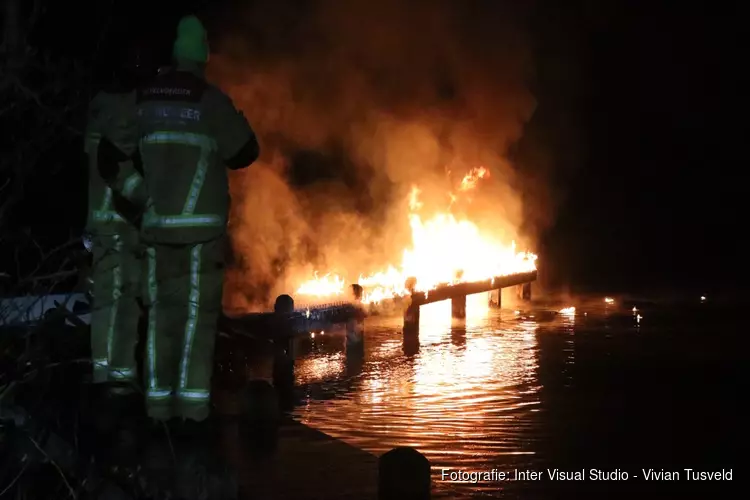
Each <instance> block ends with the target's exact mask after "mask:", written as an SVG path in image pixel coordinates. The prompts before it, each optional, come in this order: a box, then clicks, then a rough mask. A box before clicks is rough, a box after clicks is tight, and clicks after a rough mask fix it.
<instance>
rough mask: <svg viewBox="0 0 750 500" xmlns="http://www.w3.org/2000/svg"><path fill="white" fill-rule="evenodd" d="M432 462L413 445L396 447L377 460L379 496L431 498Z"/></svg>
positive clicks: (382, 498) (381, 499) (384, 498)
mask: <svg viewBox="0 0 750 500" xmlns="http://www.w3.org/2000/svg"><path fill="white" fill-rule="evenodd" d="M431 488H432V478H431V471H430V461H429V460H428V459H427V457H425V456H424V455H423V454H421V453H420V452H418V451H417V450H415V449H414V448H410V447H399V448H394V449H392V450H391V451H389V452H387V453H385V454H383V455H382V456H381V457H380V459H379V460H378V499H379V500H391V499H395V498H404V499H406V498H408V499H409V500H429V499H430V496H431Z"/></svg>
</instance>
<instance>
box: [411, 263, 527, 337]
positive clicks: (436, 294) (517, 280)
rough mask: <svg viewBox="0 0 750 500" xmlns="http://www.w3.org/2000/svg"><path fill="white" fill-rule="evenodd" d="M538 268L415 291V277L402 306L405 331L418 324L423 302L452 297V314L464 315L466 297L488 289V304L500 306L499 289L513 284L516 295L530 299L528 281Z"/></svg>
mask: <svg viewBox="0 0 750 500" xmlns="http://www.w3.org/2000/svg"><path fill="white" fill-rule="evenodd" d="M536 276H537V272H536V271H530V272H526V273H517V274H510V275H508V276H496V277H494V278H490V279H488V280H482V281H472V282H463V283H455V284H446V285H442V286H438V287H436V288H433V289H432V290H428V291H424V292H419V291H416V290H415V288H416V281H414V280H412V282H410V283H407V287H408V288H410V289H411V296H410V297H409V298H408V299H407V304H408V305H407V307H406V308H405V310H404V332H407V330H409V331H415V330H418V328H419V308H420V307H421V306H423V305H427V304H432V303H435V302H441V301H443V300H450V301H451V315H452V316H453V317H454V318H456V319H464V318H466V297H467V296H468V295H473V294H475V293H484V292H489V293H490V296H489V303H490V305H491V306H494V307H500V305H501V303H502V299H501V297H502V292H501V291H502V289H503V288H508V287H512V286H516V287H519V296H520V297H521V298H522V299H524V300H531V282H533V281H536Z"/></svg>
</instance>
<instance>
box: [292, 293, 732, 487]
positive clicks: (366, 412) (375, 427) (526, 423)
mask: <svg viewBox="0 0 750 500" xmlns="http://www.w3.org/2000/svg"><path fill="white" fill-rule="evenodd" d="M575 302H577V305H578V308H577V311H576V313H575V314H559V313H557V311H558V310H559V309H560V308H561V307H563V306H566V305H570V304H569V303H564V302H556V303H552V304H539V303H537V304H521V305H516V306H515V307H513V306H512V305H511V306H512V307H511V308H507V309H503V310H500V311H498V310H493V309H489V308H488V307H487V305H486V296H485V295H483V294H480V295H476V296H472V297H469V301H468V304H467V318H466V320H465V321H460V322H457V321H454V320H451V318H450V303H449V302H442V303H437V304H431V305H428V306H424V307H423V308H422V315H421V324H420V334H419V339H418V342H413V341H412V342H408V341H406V342H405V340H404V336H403V334H402V328H401V327H402V325H401V320H400V319H399V318H384V317H375V318H369V319H368V321H367V325H366V349H365V354H364V357H363V358H362V359H357V358H355V357H351V358H347V356H346V354H345V352H344V351H343V349H342V344H343V340H342V337H341V335H340V332H336V331H333V332H323V333H322V334H321V333H320V332H317V333H316V335H315V338H311V339H309V341H307V342H305V344H307V345H305V346H302V347H303V352H302V353H301V354H300V356H299V358H298V361H297V383H298V385H299V404H298V406H297V408H296V409H295V411H294V416H295V417H296V418H297V419H298V420H300V421H301V422H303V423H305V424H308V425H310V426H312V427H315V428H317V429H319V430H321V431H323V432H326V433H328V434H330V435H332V436H335V437H338V438H340V439H342V440H344V441H346V442H348V443H350V444H353V445H355V446H357V447H360V448H362V449H365V450H367V451H370V452H373V453H375V454H382V453H383V452H385V451H388V450H389V449H391V448H393V447H396V446H413V447H416V448H417V449H419V450H420V451H422V452H423V453H425V454H426V455H427V457H428V458H429V459H430V461H431V463H432V465H433V479H434V480H435V487H436V495H437V496H439V497H445V498H469V497H472V496H482V495H483V496H491V497H523V498H528V495H529V494H531V492H532V491H537V490H542V491H552V492H559V491H563V490H561V488H574V490H573V491H579V487H583V486H586V487H587V488H589V489H591V488H594V489H596V488H599V491H606V492H610V491H611V489H612V488H613V487H616V489H617V490H618V491H626V490H627V488H630V489H634V491H635V490H638V489H641V490H644V489H645V491H654V488H657V486H655V485H654V483H645V482H643V481H642V480H629V481H628V482H627V484H622V483H618V484H617V485H615V486H613V483H612V482H609V483H599V484H594V483H591V482H590V481H589V482H587V484H586V485H582V484H573V483H568V484H566V485H560V484H557V483H551V482H550V481H548V480H546V481H545V480H543V481H541V482H540V481H537V482H534V483H527V482H508V481H504V482H497V481H480V482H478V483H473V484H467V483H457V482H450V481H442V480H441V471H442V470H443V469H451V470H454V471H455V470H461V471H469V472H472V471H477V472H488V471H491V470H493V469H495V470H498V471H506V472H507V473H509V474H511V473H512V471H513V470H514V469H518V470H538V471H544V470H545V469H546V468H558V469H563V470H573V469H575V470H579V469H580V468H581V467H595V468H599V469H602V470H605V471H610V470H614V469H616V468H619V469H620V470H624V471H628V472H629V473H630V475H631V476H633V475H638V476H641V477H642V474H641V469H642V468H652V467H656V468H657V469H659V468H662V467H667V469H668V470H671V469H672V468H673V469H675V470H681V469H682V467H697V468H700V467H703V468H707V467H709V468H716V467H718V468H719V469H721V467H722V466H723V467H731V466H732V465H733V464H734V456H735V455H734V454H733V453H734V452H735V451H736V443H737V441H736V435H735V433H736V432H737V429H738V426H737V422H738V421H739V416H738V415H739V406H738V401H739V399H738V398H737V397H736V394H737V392H736V391H737V390H738V388H739V384H740V379H739V376H740V374H741V372H740V370H739V367H740V364H741V362H743V361H744V359H745V356H744V352H743V351H742V350H740V349H739V345H738V341H739V338H740V337H739V336H738V333H739V330H740V329H741V328H740V326H739V325H738V324H736V323H733V322H731V321H729V319H728V318H729V317H730V316H731V313H732V311H731V310H727V309H722V308H721V307H717V306H714V305H712V304H706V303H700V302H699V298H696V303H695V304H684V303H681V304H658V303H648V302H638V301H632V300H631V301H624V300H621V299H618V300H617V301H616V302H615V303H614V304H606V303H605V302H604V300H603V299H602V298H601V297H598V298H593V299H591V300H588V301H583V300H578V301H575ZM634 305H635V307H636V311H635V312H634V311H633V310H632V307H633V306H634ZM738 473H740V471H739V470H737V469H736V467H735V473H734V474H735V477H736V476H737V474H738ZM712 486H713V487H718V486H717V485H712ZM719 486H720V485H719ZM625 487H627V488H625ZM658 487H659V488H662V487H667V486H665V485H664V484H661V485H658ZM669 487H672V486H669ZM602 488H603V489H602ZM627 491H630V490H627ZM664 491H665V492H667V491H672V490H669V489H667V490H664ZM710 491H712V492H713V491H714V490H710Z"/></svg>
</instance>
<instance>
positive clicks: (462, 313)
mask: <svg viewBox="0 0 750 500" xmlns="http://www.w3.org/2000/svg"><path fill="white" fill-rule="evenodd" d="M451 316H453V318H455V319H464V318H466V295H457V296H455V297H453V298H452V299H451Z"/></svg>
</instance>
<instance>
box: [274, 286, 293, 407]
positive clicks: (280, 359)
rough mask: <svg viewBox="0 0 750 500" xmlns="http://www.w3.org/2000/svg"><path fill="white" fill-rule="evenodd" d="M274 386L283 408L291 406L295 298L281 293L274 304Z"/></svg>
mask: <svg viewBox="0 0 750 500" xmlns="http://www.w3.org/2000/svg"><path fill="white" fill-rule="evenodd" d="M273 309H274V321H273V324H274V332H273V335H274V336H273V343H274V350H273V351H274V356H273V386H274V387H275V388H276V391H277V393H278V396H279V402H280V404H281V407H282V408H289V407H290V405H291V404H292V399H293V394H294V335H293V332H292V325H291V323H290V319H289V315H290V314H291V313H293V312H294V299H292V297H290V296H289V295H279V296H278V297H277V298H276V303H275V304H274V307H273Z"/></svg>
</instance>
